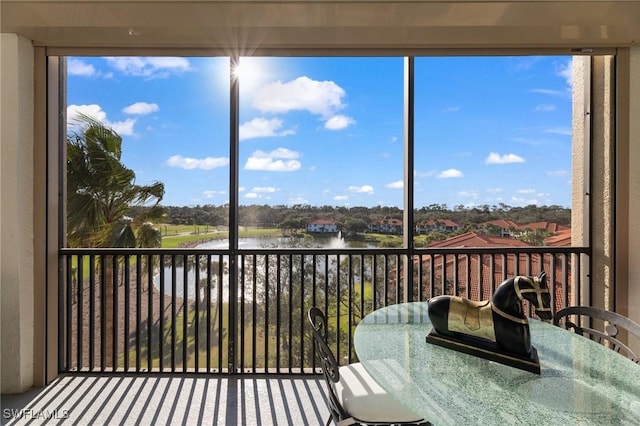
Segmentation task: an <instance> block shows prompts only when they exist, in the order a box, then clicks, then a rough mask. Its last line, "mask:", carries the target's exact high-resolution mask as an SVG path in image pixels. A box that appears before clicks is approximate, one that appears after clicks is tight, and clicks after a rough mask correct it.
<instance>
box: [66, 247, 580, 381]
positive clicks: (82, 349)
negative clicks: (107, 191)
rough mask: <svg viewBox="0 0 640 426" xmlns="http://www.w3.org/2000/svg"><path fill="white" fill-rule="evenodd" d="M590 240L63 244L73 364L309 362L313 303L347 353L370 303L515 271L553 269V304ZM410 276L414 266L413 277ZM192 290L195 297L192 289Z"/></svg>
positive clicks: (177, 367)
mask: <svg viewBox="0 0 640 426" xmlns="http://www.w3.org/2000/svg"><path fill="white" fill-rule="evenodd" d="M589 267H590V265H589V251H588V249H587V248H581V247H563V248H557V247H535V248H531V247H527V248H508V249H469V248H460V249H415V250H412V251H411V252H409V251H408V250H406V249H340V250H327V249H255V250H237V251H235V252H234V253H233V254H231V252H230V251H229V250H206V249H173V250H167V249H61V250H60V280H59V282H60V288H59V291H58V294H59V312H60V315H59V324H58V326H59V333H60V336H61V338H60V339H59V342H60V344H59V360H60V365H59V368H60V371H62V372H71V371H75V372H99V371H104V372H143V371H144V372H164V373H185V372H189V373H252V374H256V373H309V372H316V371H317V368H318V367H319V365H318V364H317V362H316V360H315V357H314V353H313V344H312V338H311V336H310V328H309V325H308V323H307V319H306V312H307V310H308V309H309V308H310V307H311V306H319V307H321V308H322V309H323V310H324V311H325V312H327V316H328V318H329V329H330V331H331V335H330V340H331V343H332V346H333V350H334V353H335V354H336V357H337V358H338V360H339V362H341V363H347V362H352V361H355V360H356V355H355V351H354V348H353V333H354V330H355V327H356V325H357V324H358V322H359V321H360V319H361V318H362V317H363V316H365V315H367V314H368V313H369V312H372V311H373V310H375V309H377V308H380V307H382V306H387V305H389V304H395V303H399V302H403V301H411V300H413V301H415V300H427V299H429V298H430V297H433V296H436V295H439V294H456V295H460V296H463V297H467V298H471V299H475V300H485V299H488V298H490V297H491V295H492V293H493V291H494V290H495V288H496V287H497V286H498V285H499V284H500V283H501V282H502V281H503V280H505V279H507V278H509V277H512V276H515V275H537V274H538V273H539V272H540V271H541V270H545V271H546V272H547V275H548V277H549V286H550V288H552V289H553V291H552V304H553V307H554V310H556V309H559V308H561V307H564V306H567V305H568V304H569V303H568V302H569V301H570V300H571V299H572V298H573V297H579V289H580V288H581V280H582V279H583V277H586V276H588V272H589ZM408 277H410V278H408ZM185 296H186V297H185Z"/></svg>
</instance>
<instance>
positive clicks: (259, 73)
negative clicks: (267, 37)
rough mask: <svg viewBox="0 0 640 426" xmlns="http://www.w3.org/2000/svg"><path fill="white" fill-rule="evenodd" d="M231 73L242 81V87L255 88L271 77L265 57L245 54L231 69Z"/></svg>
mask: <svg viewBox="0 0 640 426" xmlns="http://www.w3.org/2000/svg"><path fill="white" fill-rule="evenodd" d="M231 75H232V76H233V78H235V79H237V80H238V81H239V82H240V88H241V89H243V90H245V89H253V88H256V87H257V86H259V85H261V84H264V83H265V82H266V81H267V80H268V79H269V70H268V65H267V62H266V61H265V60H264V58H252V57H245V56H243V57H241V58H240V59H239V61H238V63H237V64H235V66H234V67H233V69H232V70H231Z"/></svg>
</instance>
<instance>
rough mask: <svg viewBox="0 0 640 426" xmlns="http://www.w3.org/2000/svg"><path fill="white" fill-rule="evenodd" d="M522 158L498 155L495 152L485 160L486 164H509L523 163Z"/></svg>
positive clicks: (511, 155)
mask: <svg viewBox="0 0 640 426" xmlns="http://www.w3.org/2000/svg"><path fill="white" fill-rule="evenodd" d="M524 162H525V161H524V158H522V157H520V156H519V155H516V154H504V155H500V154H498V153H497V152H492V153H490V154H489V156H488V157H487V159H486V160H485V163H486V164H511V163H524Z"/></svg>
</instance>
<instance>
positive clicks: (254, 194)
mask: <svg viewBox="0 0 640 426" xmlns="http://www.w3.org/2000/svg"><path fill="white" fill-rule="evenodd" d="M244 197H245V198H258V197H260V196H259V195H258V194H256V193H255V192H247V193H246V194H244Z"/></svg>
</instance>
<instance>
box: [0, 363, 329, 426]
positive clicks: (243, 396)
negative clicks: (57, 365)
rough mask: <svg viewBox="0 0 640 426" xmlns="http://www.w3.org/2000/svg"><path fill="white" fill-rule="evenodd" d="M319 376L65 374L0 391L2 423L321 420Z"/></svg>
mask: <svg viewBox="0 0 640 426" xmlns="http://www.w3.org/2000/svg"><path fill="white" fill-rule="evenodd" d="M324 392H325V383H324V379H323V378H322V376H320V375H317V376H311V375H309V376H302V375H298V376H292V375H286V376H285V375H277V376H274V375H254V376H248V375H243V376H203V375H187V374H185V375H182V376H176V375H171V376H168V375H150V374H147V375H141V374H135V375H133V374H130V375H101V374H82V375H68V376H63V377H60V378H58V379H57V380H55V381H54V382H53V383H52V384H50V385H49V386H46V387H44V388H37V389H32V390H30V391H28V392H25V393H23V394H16V395H2V424H3V425H27V424H28V425H40V424H47V425H55V424H73V425H296V426H298V425H313V426H315V425H324V424H325V423H326V421H327V419H328V417H329V410H328V408H327V405H326V402H325V399H324Z"/></svg>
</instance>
